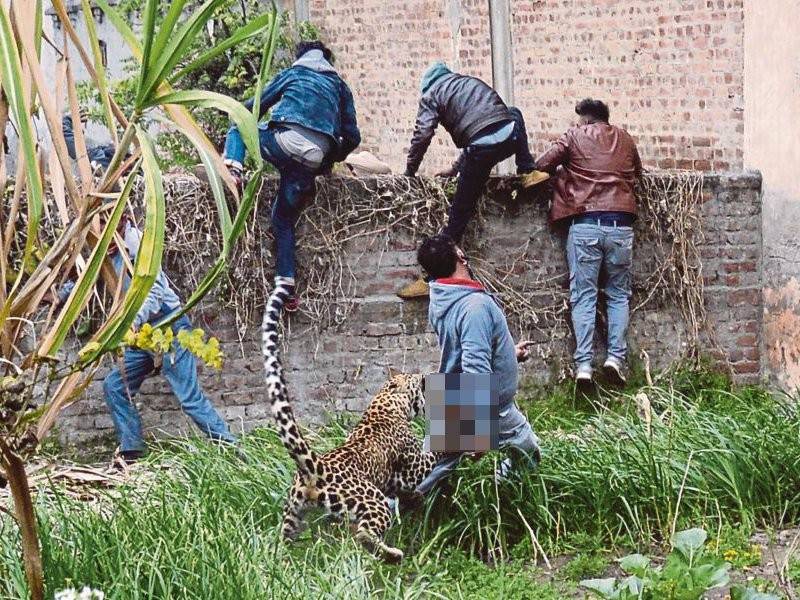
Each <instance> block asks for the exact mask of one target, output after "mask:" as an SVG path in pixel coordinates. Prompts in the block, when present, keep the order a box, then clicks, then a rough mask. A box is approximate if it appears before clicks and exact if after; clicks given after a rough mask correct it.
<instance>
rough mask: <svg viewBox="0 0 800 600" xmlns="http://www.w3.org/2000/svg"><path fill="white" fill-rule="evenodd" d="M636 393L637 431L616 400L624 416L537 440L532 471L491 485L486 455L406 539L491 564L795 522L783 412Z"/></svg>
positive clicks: (745, 402)
mask: <svg viewBox="0 0 800 600" xmlns="http://www.w3.org/2000/svg"><path fill="white" fill-rule="evenodd" d="M643 392H644V393H646V394H647V396H648V399H649V400H650V403H651V406H652V415H651V417H650V418H651V421H650V423H649V424H648V422H647V419H643V418H642V416H640V415H639V414H638V413H637V410H636V409H635V403H634V398H633V397H632V396H631V397H623V398H621V399H622V400H623V402H626V403H627V406H628V407H629V408H628V409H624V408H620V406H619V405H617V406H616V407H615V411H611V410H607V409H601V412H599V413H598V414H595V415H593V416H590V417H588V418H585V420H582V423H583V424H582V426H581V427H580V428H579V429H577V430H570V432H569V433H562V432H561V431H551V432H549V433H548V432H540V435H542V438H543V444H544V452H543V461H542V464H541V465H540V467H539V468H538V469H536V470H530V471H523V472H521V473H519V474H518V475H517V476H516V477H512V478H511V479H510V480H507V481H501V482H496V481H495V480H494V477H493V472H494V466H495V464H496V461H497V457H496V456H491V457H487V458H484V459H483V460H482V461H481V462H480V463H478V464H477V465H467V466H464V467H462V468H461V469H460V470H459V472H458V473H457V476H456V477H454V478H453V479H452V480H451V481H452V485H453V486H454V489H452V490H450V491H449V492H447V493H445V496H447V497H445V498H443V499H442V502H440V503H439V504H438V506H433V507H432V508H431V510H430V516H431V519H430V520H429V521H428V522H427V523H426V524H425V527H424V528H423V529H422V530H421V531H420V532H418V533H417V535H419V536H420V537H421V538H423V539H424V538H426V537H429V536H433V535H438V536H440V537H441V538H442V540H443V543H444V542H445V540H446V541H447V542H449V543H452V544H456V545H458V546H460V547H463V548H465V549H467V550H468V551H471V552H474V553H477V554H479V555H483V556H493V557H498V556H499V557H502V556H505V555H506V554H507V552H508V550H509V548H510V547H512V546H514V545H515V544H518V543H520V542H524V543H525V544H530V546H531V549H532V552H534V553H535V552H536V551H537V549H538V550H546V549H547V548H551V549H552V548H555V547H557V545H558V543H559V542H560V541H563V540H564V539H565V538H568V537H569V536H570V535H572V534H575V533H578V532H579V533H581V534H588V535H593V536H599V537H600V538H602V539H606V540H607V541H612V542H613V541H618V540H619V541H623V540H624V541H625V542H626V543H631V542H632V543H642V544H648V543H652V542H659V541H662V540H668V539H669V538H670V535H671V534H672V533H673V532H674V531H675V529H676V527H680V525H681V524H682V523H692V524H695V525H698V526H700V525H707V526H708V527H709V528H710V530H712V531H713V530H715V529H716V528H717V527H718V526H719V524H720V523H747V524H750V525H770V526H775V527H778V526H781V525H785V524H788V523H797V522H798V521H800V417H798V412H797V407H796V406H795V405H793V404H792V403H790V402H788V401H783V400H781V399H775V398H773V397H771V396H770V395H768V394H766V393H763V392H762V393H759V394H756V393H754V392H753V390H746V391H745V392H744V393H742V395H737V392H729V391H724V390H723V391H719V390H717V391H716V392H715V393H714V394H710V393H709V394H705V395H701V396H700V397H702V398H703V401H702V402H699V401H697V400H696V399H695V398H689V397H687V396H684V395H683V394H681V393H680V392H678V391H676V390H674V389H671V390H669V389H660V388H649V389H645V390H643ZM611 402H616V400H612V401H611ZM616 411H618V412H616Z"/></svg>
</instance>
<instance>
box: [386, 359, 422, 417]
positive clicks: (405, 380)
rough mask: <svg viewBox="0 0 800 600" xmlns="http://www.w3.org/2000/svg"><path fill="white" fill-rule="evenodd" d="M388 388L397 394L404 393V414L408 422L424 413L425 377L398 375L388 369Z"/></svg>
mask: <svg viewBox="0 0 800 600" xmlns="http://www.w3.org/2000/svg"><path fill="white" fill-rule="evenodd" d="M386 385H387V386H388V387H389V388H391V389H394V390H396V391H398V392H405V393H404V394H403V397H404V398H407V406H406V407H405V409H406V414H407V415H408V420H409V421H410V420H411V419H413V418H415V417H418V416H419V415H422V414H424V413H425V376H424V375H421V374H419V373H400V372H399V371H395V370H394V369H392V368H391V367H390V368H389V381H388V382H387V384H386Z"/></svg>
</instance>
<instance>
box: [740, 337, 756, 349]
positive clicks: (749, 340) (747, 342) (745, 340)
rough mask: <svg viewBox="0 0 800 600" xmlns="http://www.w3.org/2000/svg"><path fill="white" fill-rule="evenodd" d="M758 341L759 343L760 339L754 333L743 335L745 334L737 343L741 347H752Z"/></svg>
mask: <svg viewBox="0 0 800 600" xmlns="http://www.w3.org/2000/svg"><path fill="white" fill-rule="evenodd" d="M757 343H758V340H757V339H756V336H754V335H743V336H741V337H739V338H738V339H737V340H736V344H737V345H738V346H739V347H740V348H745V347H752V346H755V345H756V344H757Z"/></svg>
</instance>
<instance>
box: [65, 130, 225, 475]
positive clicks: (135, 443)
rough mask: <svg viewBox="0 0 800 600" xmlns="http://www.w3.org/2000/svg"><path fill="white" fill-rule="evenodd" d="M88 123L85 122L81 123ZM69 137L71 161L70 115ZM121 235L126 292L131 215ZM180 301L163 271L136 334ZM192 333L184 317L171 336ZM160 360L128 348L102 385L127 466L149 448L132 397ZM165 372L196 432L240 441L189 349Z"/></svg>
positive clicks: (95, 161)
mask: <svg viewBox="0 0 800 600" xmlns="http://www.w3.org/2000/svg"><path fill="white" fill-rule="evenodd" d="M81 121H82V122H83V121H84V119H81ZM62 127H63V129H64V138H65V140H66V142H67V150H68V151H69V154H70V156H71V157H72V158H73V159H74V158H75V143H74V136H73V130H72V118H71V117H69V116H67V117H64V118H63V120H62ZM86 151H87V154H88V155H89V159H90V161H91V162H92V165H93V168H102V169H105V168H107V167H108V165H109V164H110V162H111V159H112V157H113V156H114V146H113V145H111V144H109V145H106V146H92V147H89V148H87V149H86ZM118 233H119V234H120V236H121V237H122V239H123V240H124V243H125V248H124V249H119V248H113V249H112V250H111V257H112V258H111V260H112V263H113V265H114V270H115V271H116V272H117V274H119V275H123V274H124V275H123V287H124V288H127V286H129V285H130V277H128V276H127V274H126V273H125V262H124V260H123V256H122V252H123V251H124V252H126V254H127V256H128V259H129V260H130V261H131V263H133V262H135V261H136V255H137V254H138V253H139V246H140V244H141V239H142V232H141V231H140V230H139V229H138V228H137V227H136V226H134V225H133V223H131V221H130V220H129V219H128V218H127V216H123V218H122V220H121V221H120V224H119V227H118ZM74 285H75V282H74V281H69V282H67V283H66V284H65V285H64V286H63V287H62V288H61V290H59V294H58V296H59V297H58V300H59V302H64V301H66V299H67V297H68V296H69V294H70V292H71V291H72V288H73V287H74ZM180 306H181V301H180V299H179V298H178V295H177V294H176V293H175V291H174V290H173V289H172V287H171V286H170V283H169V280H168V279H167V276H166V275H165V274H164V271H162V270H160V269H159V271H158V275H156V280H155V281H154V282H153V286H152V287H151V288H150V292H149V293H148V294H147V297H146V298H145V300H144V303H143V304H142V306H141V308H140V309H139V312H138V313H137V314H136V317H134V320H133V325H132V327H133V329H134V330H138V329H139V328H141V327H142V325H144V324H145V323H155V322H157V321H159V320H160V319H162V318H164V317H165V316H167V315H168V314H170V313H172V312H174V311H175V310H177V309H179V308H180ZM182 329H187V330H191V329H192V325H191V323H190V321H189V318H188V317H187V316H186V315H183V316H182V317H180V318H179V319H177V320H176V321H175V322H174V323H173V324H172V331H173V332H174V333H175V334H177V333H178V332H179V331H180V330H182ZM155 358H156V357H155V356H154V355H153V354H152V353H151V352H148V351H146V350H140V349H138V348H126V349H125V352H124V354H123V358H122V363H123V364H122V368H120V367H115V368H113V369H112V370H111V371H110V372H109V373H108V375H106V378H105V379H104V380H103V393H104V395H105V400H106V404H107V405H108V408H109V410H110V411H111V420H112V421H113V422H114V428H115V429H116V432H117V438H118V440H119V445H120V456H121V458H122V460H123V461H125V462H128V463H130V462H134V461H136V460H138V459H139V458H140V457H141V456H142V455H143V454H144V449H145V444H144V438H143V436H142V422H141V418H140V416H139V411H138V410H137V409H136V406H135V405H134V403H133V398H134V397H135V396H136V394H137V393H138V392H139V388H140V387H141V385H142V383H143V382H144V380H145V379H146V378H147V377H148V376H150V375H151V374H152V373H153V372H155V370H156V364H155ZM161 373H162V374H163V375H164V377H165V378H166V380H167V381H168V382H169V385H170V387H171V388H172V391H173V393H174V394H175V396H176V397H177V398H178V402H179V403H180V405H181V408H182V409H183V411H184V412H185V413H186V414H187V415H188V416H189V417H191V419H192V420H193V421H194V423H195V424H196V425H197V427H199V428H200V430H201V431H202V432H203V433H204V434H206V435H207V436H208V437H210V438H212V439H215V440H219V441H222V442H227V443H234V442H236V438H235V437H234V436H233V434H231V432H230V430H229V429H228V426H227V425H226V424H225V421H223V420H222V418H221V417H220V416H219V413H217V411H216V410H215V409H214V406H213V405H212V404H211V401H210V400H209V399H208V397H206V395H205V394H203V390H202V389H201V388H200V382H199V381H198V377H197V363H196V360H195V357H194V355H193V354H192V353H191V352H189V350H187V349H186V348H183V347H182V346H180V345H179V344H178V342H177V340H176V341H175V342H173V346H172V351H171V352H169V353H168V354H166V355H164V357H163V361H162V364H161Z"/></svg>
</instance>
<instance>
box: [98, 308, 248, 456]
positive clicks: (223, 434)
mask: <svg viewBox="0 0 800 600" xmlns="http://www.w3.org/2000/svg"><path fill="white" fill-rule="evenodd" d="M181 329H191V323H190V322H189V319H188V318H187V317H186V316H185V315H184V316H183V317H181V318H180V319H178V320H177V321H175V323H173V324H172V330H173V331H174V332H175V333H177V332H178V331H179V330H181ZM123 364H124V376H123V373H121V372H120V369H119V367H115V368H114V369H112V371H111V372H110V373H109V374H108V375H107V376H106V378H105V379H104V380H103V392H104V393H105V398H106V403H107V404H108V408H109V410H110V411H111V419H112V420H113V421H114V427H115V429H116V431H117V439H118V440H119V444H120V450H122V451H123V452H124V451H128V450H144V439H143V438H142V421H141V418H140V416H139V411H138V410H136V406H134V404H133V398H134V397H135V396H136V394H137V393H138V392H139V388H140V387H141V386H142V382H144V380H145V379H146V378H147V376H148V375H150V374H151V373H152V372H153V370H154V364H153V355H152V354H150V353H149V352H145V351H144V350H136V349H133V348H128V349H127V350H125V354H124V356H123ZM161 373H162V374H163V375H164V377H165V378H166V379H167V381H168V382H169V385H170V387H171V388H172V392H173V393H174V394H175V396H176V397H177V398H178V402H180V405H181V408H182V409H183V412H185V413H186V414H187V415H189V417H191V418H192V420H193V421H194V422H195V424H196V425H197V426H198V427H199V428H200V430H201V431H202V432H203V433H205V434H206V435H207V436H208V437H210V438H212V439H215V440H222V441H225V442H230V443H233V442H235V441H236V438H235V437H234V436H233V435H232V434H231V432H230V430H229V429H228V426H227V425H226V424H225V421H223V420H222V418H221V417H220V416H219V414H218V413H217V411H216V410H215V409H214V406H213V405H212V404H211V402H210V401H209V399H208V398H207V397H206V396H205V394H203V391H202V390H201V389H200V383H199V382H198V381H197V364H196V363H195V357H194V355H193V354H192V353H191V352H189V351H188V350H186V349H185V348H183V347H181V346H180V345H179V344H178V342H177V341H175V342H174V344H173V351H172V352H171V353H170V354H165V355H164V360H163V363H162V365H161Z"/></svg>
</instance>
